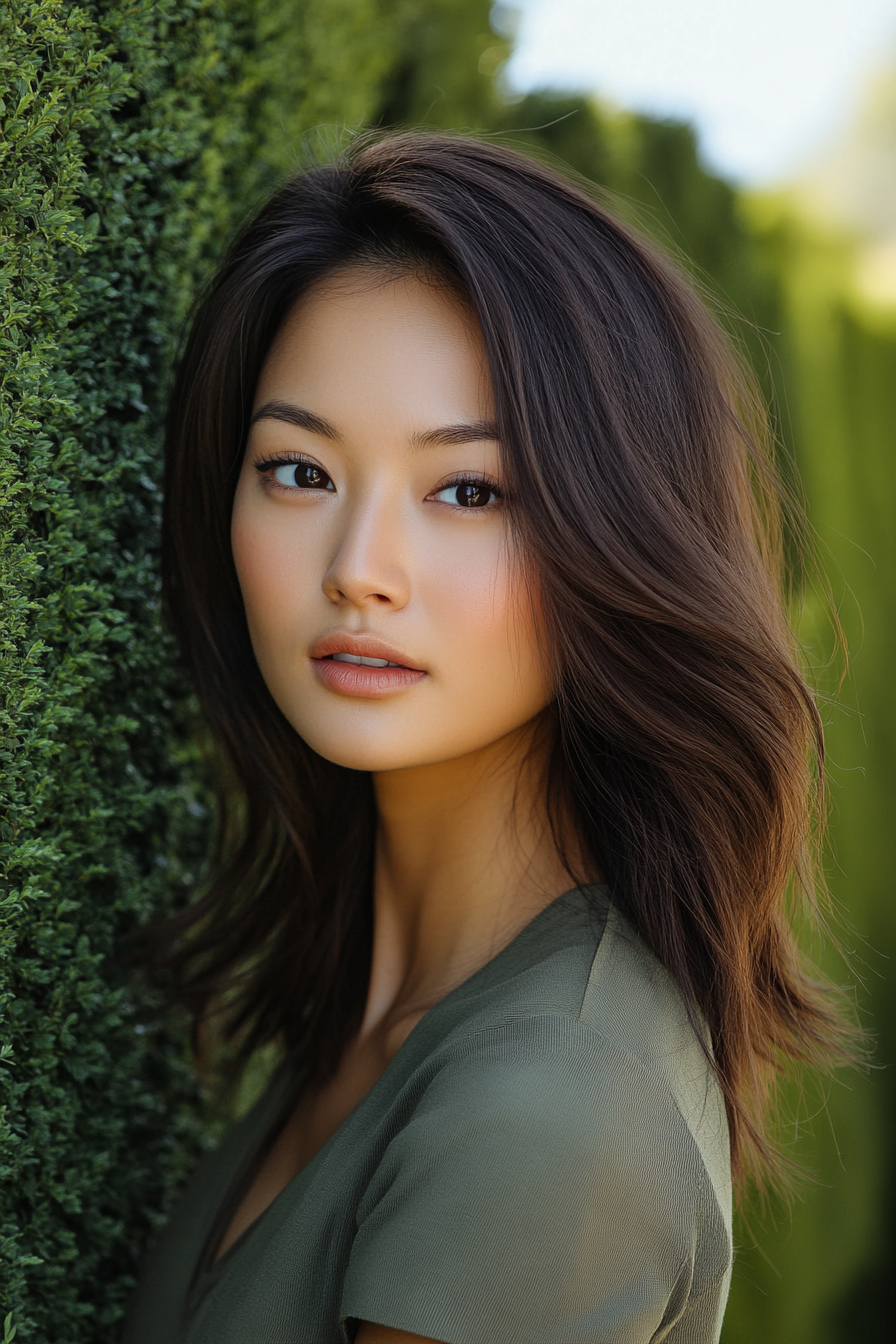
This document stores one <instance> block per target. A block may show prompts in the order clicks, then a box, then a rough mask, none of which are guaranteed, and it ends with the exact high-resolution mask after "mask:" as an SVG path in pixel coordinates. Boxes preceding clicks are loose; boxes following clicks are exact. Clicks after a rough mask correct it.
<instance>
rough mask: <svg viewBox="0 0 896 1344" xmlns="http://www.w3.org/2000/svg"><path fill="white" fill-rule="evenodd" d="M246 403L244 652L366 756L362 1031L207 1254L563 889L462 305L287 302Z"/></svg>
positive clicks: (533, 677) (309, 721)
mask: <svg viewBox="0 0 896 1344" xmlns="http://www.w3.org/2000/svg"><path fill="white" fill-rule="evenodd" d="M296 408H299V410H300V412H301V413H300V414H296ZM255 410H256V416H257V418H256V420H255V423H254V424H253V427H252V431H251V435H250V440H249V444H248V448H247V452H246V457H245V461H244V464H243V467H242V472H241V476H240V480H239V484H238V488H237V494H236V500H235V504H234V513H233V529H232V537H233V550H234V558H235V561H236V566H237V572H238V574H239V579H240V585H241V588H242V591H243V597H244V601H245V605H246V613H247V617H248V621H249V628H250V633H251V636H252V642H253V648H254V650H255V654H256V657H257V659H258V662H259V666H260V668H261V671H262V674H263V676H264V677H265V680H266V682H267V685H268V687H269V688H270V690H271V693H272V695H273V696H274V698H275V700H276V701H277V703H278V705H279V707H280V709H281V710H282V712H283V713H284V715H285V717H286V718H287V720H288V721H289V722H290V723H291V724H292V726H293V727H294V728H295V730H296V732H297V733H298V734H299V735H300V736H301V737H303V738H304V739H305V741H306V742H307V743H308V744H309V745H310V746H311V747H312V748H313V749H314V750H315V751H317V752H319V753H320V754H321V755H322V756H324V757H326V758H328V759H330V760H333V761H336V762H338V763H339V764H342V765H345V766H347V767H349V768H353V769H360V770H369V771H371V773H372V777H373V782H374V790H375V796H376V803H377V809H378V831H377V844H376V859H375V873H374V941H373V959H372V968H371V977H370V985H369V991H368V996H367V1003H366V1009H365V1013H364V1018H363V1022H362V1025H361V1029H360V1031H359V1033H358V1035H357V1037H356V1038H355V1040H354V1041H352V1042H351V1044H350V1045H349V1047H348V1048H347V1050H346V1052H345V1054H344V1056H343V1058H342V1060H341V1061H340V1063H339V1067H338V1069H337V1071H336V1073H335V1075H334V1076H333V1078H332V1079H331V1080H330V1081H328V1082H327V1084H326V1085H324V1086H321V1087H319V1088H318V1089H316V1090H315V1091H314V1092H312V1093H310V1094H308V1095H306V1096H305V1097H303V1099H302V1101H301V1103H300V1104H299V1106H298V1108H297V1110H296V1111H295V1113H294V1114H293V1116H292V1117H291V1118H290V1120H289V1121H288V1122H287V1124H286V1126H285V1127H284V1129H283V1131H282V1132H281V1134H280V1136H279V1138H278V1139H277V1141H276V1142H275V1144H274V1146H273V1148H272V1150H271V1152H270V1153H269V1155H268V1157H267V1159H266V1161H265V1163H264V1164H263V1166H262V1168H261V1170H260V1171H259V1173H258V1175H257V1177H256V1179H255V1182H254V1184H253V1186H252V1187H251V1189H250V1190H249V1191H248V1193H247V1194H246V1196H245V1198H244V1200H243V1202H242V1205H241V1206H240V1208H239V1209H238V1210H237V1213H236V1215H235V1216H234V1219H233V1221H232V1223H231V1225H230V1227H229V1229H228V1231H227V1233H226V1235H225V1237H224V1239H223V1241H222V1243H221V1246H220V1248H219V1254H223V1252H224V1251H225V1250H226V1249H227V1248H228V1246H230V1245H231V1244H232V1243H233V1242H234V1241H235V1240H236V1238H237V1237H238V1236H239V1235H240V1234H241V1232H243V1231H244V1230H245V1229H246V1228H247V1227H248V1226H250V1224H251V1223H252V1222H253V1221H254V1220H255V1219H256V1218H257V1217H258V1216H259V1214H260V1213H261V1212H263V1210H264V1209H265V1208H266V1207H267V1205H268V1204H269V1203H270V1202H271V1201H272V1200H273V1199H274V1198H276V1196H277V1194H279V1192H280V1191H281V1190H282V1189H283V1188H284V1186H285V1185H286V1184H287V1183H288V1182H289V1181H290V1180H291V1179H292V1178H293V1177H294V1176H295V1175H296V1174H297V1172H299V1171H300V1170H301V1169H302V1167H303V1166H304V1165H305V1164H306V1163H307V1162H308V1161H309V1160H310V1158H311V1157H312V1156H313V1155H314V1153H315V1152H317V1150H318V1149H319V1148H320V1147H321V1146H322V1144H324V1143H325V1142H326V1141H327V1139H328V1138H329V1137H330V1135H331V1134H332V1133H333V1132H334V1131H335V1130H336V1129H337V1128H338V1127H339V1125H340V1124H341V1123H342V1122H343V1120H344V1119H345V1118H346V1117H347V1115H348V1114H349V1113H350V1112H351V1111H352V1110H353V1109H354V1107H355V1106H356V1105H357V1104H358V1102H359V1101H360V1100H361V1099H362V1098H363V1097H364V1096H365V1094H366V1093H367V1092H368V1091H369V1089H370V1088H371V1087H372V1086H373V1085H374V1083H375V1082H376V1081H377V1080H378V1078H379V1077H380V1076H381V1075H382V1073H383V1071H384V1069H385V1068H386V1067H387V1066H388V1064H389V1062H390V1060H391V1059H392V1058H393V1056H394V1055H395V1053H396V1051H397V1050H398V1049H399V1048H400V1047H401V1045H402V1043H403V1042H404V1041H405V1039H406V1038H407V1036H408V1034H409V1033H410V1031H411V1030H412V1029H413V1028H414V1026H415V1025H416V1024H417V1022H419V1020H420V1018H421V1017H422V1016H423V1015H424V1013H426V1012H427V1011H428V1010H429V1009H430V1008H431V1007H432V1006H433V1005H434V1004H436V1003H438V1002H439V1000H440V999H442V998H443V997H444V996H445V995H446V994H448V993H450V992H451V990H453V989H454V988H456V986H458V985H459V984H461V983H463V981H464V980H466V979H467V978H468V977H469V976H470V975H472V974H473V973H474V972H475V971H476V970H478V969H479V968H480V967H481V966H483V965H485V964H486V962H488V961H489V960H491V959H492V958H493V957H494V956H495V955H496V954H497V953H498V952H499V951H500V950H501V949H502V948H503V947H505V946H506V945H507V943H508V942H510V941H511V940H512V939H513V938H514V937H515V936H516V934H517V933H518V932H519V931H520V930H521V929H522V928H523V927H524V926H525V925H526V924H527V923H529V921H530V920H531V919H533V918H534V916H535V915H536V914H538V912H539V911H540V910H541V909H543V908H544V907H545V906H546V905H547V904H549V903H550V902H551V901H552V900H554V899H555V898H556V897H557V896H559V895H560V894H561V893H562V892H564V891H566V890H568V889H569V887H570V886H571V885H573V881H572V879H571V875H570V872H569V871H568V869H567V867H566V866H565V864H564V862H563V860H562V858H561V856H560V854H559V853H558V850H557V847H556V844H555V841H554V839H553V837H552V835H551V831H550V828H549V827H548V826H547V822H546V815H545V803H544V798H543V785H542V770H541V767H542V765H543V761H544V753H545V750H546V747H547V740H548V739H547V734H546V733H545V732H544V718H545V711H546V708H547V706H548V705H549V704H550V701H551V699H552V693H553V692H552V678H551V672H550V669H549V668H548V667H547V666H546V665H545V661H544V659H543V656H542V647H543V641H542V640H541V638H540V614H539V609H538V601H537V595H535V594H533V593H532V591H531V585H528V584H527V583H526V582H525V580H524V577H523V574H522V572H521V569H520V566H519V564H518V562H516V561H515V560H514V558H513V555H512V552H511V548H510V547H509V545H508V536H509V534H508V528H507V508H508V507H509V505H508V503H507V501H505V500H503V499H502V498H501V494H500V488H501V464H500V457H499V452H498V444H497V442H496V440H495V437H494V429H493V423H492V422H493V418H494V412H493V406H492V400H491V389H490V385H489V380H488V375H487V371H486V365H485V359H484V354H483V350H482V343H481V338H480V335H479V331H478V328H477V326H476V324H475V321H474V319H473V318H472V316H471V315H470V314H469V312H468V311H467V310H466V309H465V307H464V306H463V305H462V304H461V303H460V302H459V301H458V300H457V299H456V298H454V297H453V296H452V295H451V294H450V293H448V292H447V291H446V290H445V289H443V288H440V287H438V286H435V285H433V284H432V283H429V282H426V281H424V280H421V279H413V278H403V279H399V280H389V281H387V280H383V279H382V278H377V277H372V276H371V275H370V274H369V273H364V272H360V273H359V272H355V273H351V272H349V273H346V274H345V275H344V276H342V277H339V278H337V279H335V280H331V281H328V282H327V283H326V284H324V285H323V286H321V287H319V288H318V289H317V290H315V291H313V292H312V293H311V294H310V295H307V296H306V297H305V298H304V299H303V300H302V301H301V303H300V304H299V305H298V306H297V307H296V308H295V309H294V310H293V312H292V313H291V314H290V315H289V317H288V319H287V321H286V323H285V324H284V328H283V330H282V331H281V333H280V335H279V336H278V339H277V341H276V343H275V345H274V347H273V349H272V351H271V353H270V355H269V357H268V360H267V361H266V363H265V367H264V369H263V372H262V376H261V379H260V382H259V387H258V392H257V396H256V400H255ZM309 412H310V415H309V414H308V413H309ZM259 413H260V414H259ZM461 478H462V479H461ZM365 641H368V643H367V644H365ZM371 641H372V642H371ZM377 641H378V643H377ZM380 646H382V647H380ZM384 650H385V654H384ZM358 656H362V657H372V658H375V659H377V660H378V661H379V662H385V661H388V662H392V663H397V664H399V667H398V669H396V668H388V667H387V668H381V667H374V668H371V669H367V668H364V667H362V668H358V667H356V665H355V664H353V663H351V662H350V661H349V660H350V659H351V657H358ZM401 668H406V669H407V668H409V669H411V670H410V671H402V670H401ZM573 853H574V851H573ZM418 1338H419V1337H418V1336H414V1335H409V1334H405V1333H402V1332H400V1331H395V1330H392V1329H389V1328H387V1327H384V1326H379V1325H374V1324H372V1323H366V1324H362V1326H361V1328H360V1333H359V1334H358V1340H359V1341H360V1342H361V1344H387V1341H390V1342H391V1344H398V1342H399V1341H413V1340H415V1339H418Z"/></svg>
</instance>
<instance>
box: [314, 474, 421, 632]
mask: <svg viewBox="0 0 896 1344" xmlns="http://www.w3.org/2000/svg"><path fill="white" fill-rule="evenodd" d="M341 521H343V527H342V529H341V531H340V533H339V536H338V539H337V544H336V549H335V553H334V555H333V558H332V561H331V563H330V565H329V567H328V569H327V572H326V573H325V575H324V579H323V585H322V586H323V590H324V593H325V594H326V596H327V597H328V598H329V600H330V601H331V602H333V603H334V604H336V605H339V604H341V603H344V602H347V603H349V604H350V605H351V606H353V607H357V608H359V609H362V610H364V609H369V608H371V607H373V608H377V609H386V608H389V607H392V608H395V609H396V610H400V609H401V608H402V607H404V606H405V605H406V604H407V601H408V599H409V597H410V595H411V590H410V575H409V573H408V567H407V565H406V563H405V561H404V550H405V547H404V545H403V540H404V538H403V528H402V520H401V516H400V509H397V508H396V507H394V506H393V507H390V505H389V503H388V501H387V500H386V499H384V498H380V499H379V500H377V499H375V498H367V499H366V500H365V501H363V502H361V501H359V503H358V505H357V506H356V507H355V508H354V509H353V510H351V512H350V513H347V514H346V515H343V519H342V520H341Z"/></svg>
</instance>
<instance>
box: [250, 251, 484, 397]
mask: <svg viewBox="0 0 896 1344" xmlns="http://www.w3.org/2000/svg"><path fill="white" fill-rule="evenodd" d="M287 396H292V397H296V398H302V397H304V398H305V402H303V404H305V403H306V402H307V400H308V398H309V397H311V398H314V399H321V400H322V401H326V402H327V403H328V406H329V410H330V411H332V410H334V409H335V407H336V405H340V406H341V407H342V408H343V410H344V412H345V413H349V412H350V411H351V410H352V409H360V408H361V406H362V405H363V404H365V403H366V404H367V405H368V406H369V407H370V408H372V407H373V406H375V405H380V404H385V403H388V402H390V401H391V403H392V404H393V405H395V406H399V405H400V406H403V407H404V408H405V411H406V413H411V414H415V415H416V414H422V413H426V414H427V415H429V414H432V413H439V411H442V412H444V411H447V410H448V409H449V407H450V408H451V411H452V414H455V413H456V412H457V411H458V410H463V411H464V412H465V413H470V412H476V413H478V414H483V413H486V412H487V411H488V410H489V409H490V403H491V387H490V382H489V377H488V369H487V364H486V359H485V352H484V349H483V345H482V337H481V334H480V331H479V326H478V323H477V321H476V318H475V315H474V314H473V312H472V310H471V308H470V306H469V304H468V303H466V302H465V301H464V300H462V299H461V298H459V297H458V295H457V294H456V293H455V292H454V291H453V290H451V289H450V288H448V287H447V286H446V285H445V284H442V283H439V282H438V281H435V280H433V279H431V278H429V277H422V276H419V275H410V274H409V275H399V276H384V275H383V274H382V273H377V272H375V271H371V270H369V269H360V268H356V269H353V270H351V271H346V272H342V273H339V274H337V275H334V276H331V277H329V278H327V279H326V280H324V281H322V282H321V283H319V284H318V285H315V286H314V287H313V288H312V289H311V290H309V291H308V292H307V293H306V294H304V295H303V296H302V297H301V298H300V299H299V301H298V302H297V303H296V304H295V305H294V306H293V308H292V309H291V310H290V312H289V313H288V315H287V317H286V319H285V320H284V322H283V325H282V326H281V328H280V330H279V332H278V333H277V336H276V338H275V340H274V342H273V345H272V347H271V350H270V352H269V354H268V357H267V359H266V361H265V364H264V367H263V369H262V373H261V377H260V379H259V384H258V388H257V391H256V398H255V403H256V407H257V406H258V405H260V404H261V403H263V402H264V401H266V400H268V399H269V398H271V397H287ZM310 409H313V410H315V411H317V412H318V413H319V414H328V413H329V412H328V410H327V409H326V408H325V407H324V406H323V405H314V406H312V407H311V408H310Z"/></svg>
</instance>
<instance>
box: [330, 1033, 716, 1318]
mask: <svg viewBox="0 0 896 1344" xmlns="http://www.w3.org/2000/svg"><path fill="white" fill-rule="evenodd" d="M431 1064H432V1070H433V1071H432V1075H431V1076H430V1077H429V1078H428V1079H427V1080H426V1082H425V1085H421V1094H420V1097H419V1101H418V1103H417V1105H416V1107H415V1108H414V1110H413V1113H412V1115H411V1117H410V1119H409V1121H408V1123H407V1124H405V1125H404V1126H403V1128H402V1129H401V1130H400V1132H399V1133H398V1134H397V1135H396V1136H395V1138H394V1139H393V1141H392V1142H391V1144H390V1145H389V1146H388V1148H387V1150H386V1153H385V1155H384V1158H383V1160H382V1162H381V1163H380V1165H379V1167H378V1168H377V1170H376V1172H375V1174H374V1176H373V1179H372V1180H371V1183H370V1185H369V1187H368V1189H367V1191H366V1193H365V1196H364V1198H363V1200H362V1201H361V1204H360V1206H359V1210H358V1230H357V1234H356V1237H355V1240H354V1243H353V1247H352V1252H351V1256H350V1259H349V1264H348V1270H347V1274H346V1278H345V1282H344V1288H343V1299H342V1311H341V1316H342V1319H343V1320H344V1321H347V1322H351V1321H354V1320H369V1321H373V1322H376V1323H378V1324H382V1325H389V1326H392V1327H394V1328H396V1329H402V1330H407V1331H410V1332H412V1333H417V1334H421V1335H423V1336H426V1337H428V1338H431V1339H435V1340H441V1341H445V1344H647V1342H648V1341H650V1340H654V1339H657V1338H662V1339H666V1338H674V1339H675V1340H676V1341H677V1340H681V1341H682V1344H684V1341H685V1340H688V1341H689V1344H690V1340H691V1339H693V1341H694V1344H710V1340H711V1339H714V1338H717V1337H718V1331H717V1328H716V1324H715V1319H716V1315H717V1313H716V1312H715V1310H714V1309H713V1302H712V1299H713V1293H714V1284H715V1283H716V1280H717V1281H718V1283H719V1284H721V1283H722V1282H723V1281H724V1280H725V1278H726V1274H727V1270H728V1265H727V1263H726V1262H727V1259H728V1256H727V1249H726V1246H725V1243H724V1237H723V1236H717V1237H716V1239H715V1241H713V1238H712V1237H711V1236H710V1237H707V1232H709V1231H711V1229H708V1228H706V1227H704V1224H705V1222H706V1220H707V1218H708V1217H709V1218H710V1220H711V1218H712V1205H713V1203H714V1196H713V1193H712V1188H711V1185H710V1183H709V1181H708V1178H707V1175H706V1171H705V1169H704V1167H703V1164H702V1160H701V1158H700V1154H699V1150H698V1149H697V1146H696V1144H695V1143H694V1140H693V1138H692V1136H691V1133H690V1131H689V1129H688V1127H687V1125H686V1123H685V1122H684V1120H683V1119H682V1117H681V1115H680V1113H679V1112H678V1110H677V1108H676V1106H675V1103H674V1100H673V1099H672V1097H671V1095H670V1093H669V1091H668V1088H667V1087H666V1086H665V1085H664V1084H663V1082H662V1080H661V1079H659V1078H656V1077H654V1075H653V1074H651V1072H650V1071H649V1070H648V1069H647V1068H645V1067H644V1065H642V1064H641V1063H640V1062H639V1061H638V1060H636V1059H634V1058H633V1057H631V1056H629V1055H627V1054H625V1053H624V1052H622V1051H619V1050H617V1049H616V1048H615V1047H614V1046H612V1045H611V1044H610V1043H608V1042H605V1041H603V1039H602V1038H601V1037H600V1035H599V1034H598V1033H596V1032H595V1031H593V1029H591V1028H589V1027H587V1026H585V1025H584V1024H582V1023H581V1022H579V1021H577V1020H575V1019H568V1018H559V1017H557V1018H555V1017H551V1016H546V1017H544V1018H536V1019H526V1020H524V1021H521V1022H517V1023H514V1024H512V1025H510V1026H506V1027H500V1028H495V1029H492V1030H487V1031H483V1032H481V1033H478V1034H477V1035H474V1036H470V1037H468V1038H466V1039H465V1040H463V1041H461V1042H459V1043H457V1044H456V1045H454V1046H448V1047H446V1048H445V1049H444V1050H443V1052H442V1057H441V1058H440V1059H439V1058H436V1059H434V1060H433V1061H432V1062H431ZM716 1209H717V1206H716ZM717 1222H718V1225H719V1228H721V1216H720V1215H719V1216H718V1217H717ZM707 1247H709V1248H710V1253H709V1254H708V1252H707ZM713 1248H714V1251H713ZM707 1257H708V1258H707ZM696 1280H700V1281H699V1282H697V1281H696ZM695 1294H696V1297H697V1299H699V1300H701V1301H703V1302H704V1304H705V1308H706V1310H705V1311H704V1312H703V1315H704V1316H705V1320H706V1323H705V1325H704V1326H699V1325H697V1326H696V1327H695V1332H693V1333H689V1332H688V1331H683V1332H679V1330H678V1329H677V1328H676V1323H678V1322H680V1321H681V1320H682V1318H683V1316H684V1314H685V1311H686V1307H687V1304H688V1303H689V1301H691V1300H692V1299H693V1298H694V1295H695ZM701 1329H702V1330H703V1333H701V1332H700V1331H701Z"/></svg>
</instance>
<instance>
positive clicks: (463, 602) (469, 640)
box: [232, 270, 552, 771]
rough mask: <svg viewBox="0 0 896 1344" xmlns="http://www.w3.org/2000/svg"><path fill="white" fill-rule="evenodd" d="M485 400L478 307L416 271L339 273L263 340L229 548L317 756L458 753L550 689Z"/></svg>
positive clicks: (411, 757)
mask: <svg viewBox="0 0 896 1344" xmlns="http://www.w3.org/2000/svg"><path fill="white" fill-rule="evenodd" d="M493 416H494V409H493V405H492V397H491V388H490V382H489V377H488V372H487V367H486V362H485V356H484V352H483V348H482V341H481V337H480V334H479V330H478V326H477V324H476V321H475V319H474V318H473V317H472V316H471V314H470V313H469V312H468V311H467V310H466V308H465V307H464V306H463V304H462V303H461V302H460V301H459V300H458V299H457V298H455V297H454V296H453V295H452V294H451V293H449V292H448V291H447V290H446V289H444V288H442V287H438V286H437V285H435V284H433V283H427V282H425V281H423V280H421V279H415V278H412V277H407V278H398V279H388V280H384V279H383V278H382V277H378V276H376V275H373V274H372V273H370V272H366V271H363V270H356V271H354V272H352V271H347V272H344V273H342V274H341V275H339V276H337V277H333V278H331V279H330V280H328V281H327V282H325V283H323V284H321V285H320V286H318V287H317V288H315V289H314V290H312V291H311V292H310V293H309V294H307V295H306V296H305V297H304V298H303V299H302V300H301V301H300V302H299V303H298V304H297V305H296V307H295V308H294V309H293V311H292V312H291V313H290V315H289V317H288V318H287V320H286V321H285V323H284V325H283V327H282V329H281V331H280V333H279V335H278V337H277V340H276V342H275V344H274V346H273V347H272V349H271V352H270V354H269V356H268V358H267V360H266V362H265V365H264V368H263V370H262V374H261V378H260V380H259V384H258V392H257V395H256V398H255V405H254V419H253V423H252V428H251V432H250V436H249V442H248V447H247V450H246V455H245V460H244V462H243V466H242V471H241V475H240V479H239V484H238V487H237V492H236V499H235V501H234V509H233V528H232V540H233V554H234V559H235V561H236V569H237V574H238V575H239V581H240V587H241V589H242V593H243V600H244V602H245V607H246V614H247V617H248V622H249V630H250V633H251V637H252V645H253V648H254V650H255V655H256V657H257V659H258V664H259V667H260V668H261V672H262V675H263V677H264V679H265V682H266V683H267V685H268V687H269V689H270V691H271V694H272V695H273V697H274V699H275V701H276V702H277V704H278V706H279V707H280V709H281V710H282V712H283V714H284V715H285V717H286V718H287V720H288V721H289V722H290V723H291V724H292V726H293V727H294V728H295V730H296V732H297V733H299V735H300V736H301V737H302V738H304V740H305V741H306V742H307V743H308V744H309V746H310V747H312V748H313V750H315V751H316V752H318V753H319V754H320V755H321V756H324V757H326V758H327V759H328V760H331V761H335V762H337V763H338V764H340V765H344V766H348V767H350V768H353V769H357V770H373V771H382V770H395V769H404V768H408V767H413V766H420V765H432V764H435V763H438V762H441V761H446V760H451V759H454V758H457V757H459V756H463V755H466V754H468V753H471V752H475V751H478V750H481V749H482V748H484V747H487V746H489V745H491V744H492V743H495V742H497V741H498V740H499V739H501V738H503V737H505V736H506V735H507V734H509V733H512V732H513V731H514V730H515V729H518V728H520V727H522V725H524V724H526V723H528V722H529V721H530V720H531V719H533V718H534V716H535V715H537V714H538V713H539V711H540V710H542V709H543V708H544V706H545V705H546V704H547V703H548V701H549V700H550V699H551V695H552V692H551V687H550V684H549V680H548V677H547V675H546V672H545V669H544V667H543V664H542V658H541V657H540V651H539V637H538V629H539V622H538V615H537V612H536V611H535V610H533V604H532V600H531V598H530V597H529V595H528V592H527V586H526V584H525V582H524V581H523V580H522V577H521V575H520V573H519V571H518V568H517V566H515V564H514V562H513V557H512V555H511V548H510V545H509V531H508V526H507V516H506V507H507V506H506V505H505V503H504V501H503V499H502V495H501V479H502V478H501V465H500V461H499V454H498V444H497V442H496V440H495V429H494V425H493ZM359 658H363V659H365V660H367V659H373V660H375V663H374V665H370V664H368V663H366V662H365V663H359V662H358V659H359ZM384 663H385V664H387V665H385V666H384V665H383V664H384ZM391 664H397V666H391Z"/></svg>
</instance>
